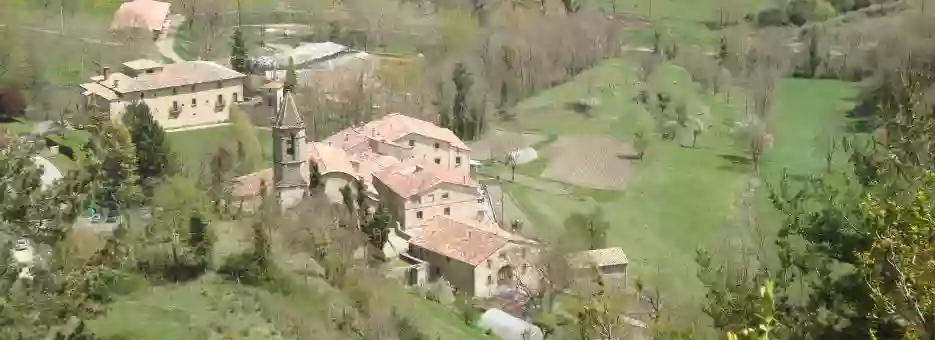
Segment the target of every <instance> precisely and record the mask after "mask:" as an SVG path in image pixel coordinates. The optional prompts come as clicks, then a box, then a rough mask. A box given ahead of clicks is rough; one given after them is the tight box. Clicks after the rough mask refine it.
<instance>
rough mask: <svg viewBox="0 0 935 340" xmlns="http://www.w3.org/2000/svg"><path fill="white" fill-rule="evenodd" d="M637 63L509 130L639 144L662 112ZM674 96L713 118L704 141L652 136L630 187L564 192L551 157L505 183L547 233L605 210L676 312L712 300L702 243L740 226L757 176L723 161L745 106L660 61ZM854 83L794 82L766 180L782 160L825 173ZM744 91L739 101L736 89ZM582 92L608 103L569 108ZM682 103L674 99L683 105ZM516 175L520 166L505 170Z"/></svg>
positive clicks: (521, 108) (619, 241)
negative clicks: (641, 82)
mask: <svg viewBox="0 0 935 340" xmlns="http://www.w3.org/2000/svg"><path fill="white" fill-rule="evenodd" d="M636 64H637V63H636V62H634V61H632V60H631V59H628V58H624V59H621V60H612V61H608V62H605V63H604V64H602V65H599V66H597V67H596V68H594V69H592V70H590V71H587V72H585V73H583V74H582V75H580V76H578V77H576V78H575V79H574V80H573V81H570V82H568V83H566V84H564V85H561V86H558V87H555V88H553V89H550V90H548V91H545V92H543V93H542V94H540V95H539V96H536V97H533V98H530V99H528V100H526V101H524V102H522V103H520V104H519V105H518V106H517V107H516V112H517V114H518V117H519V118H518V122H517V123H511V124H506V125H505V127H507V128H513V129H524V130H526V131H534V132H536V133H541V134H546V135H550V136H558V135H567V134H584V133H587V134H607V135H610V136H614V137H616V138H618V139H620V140H623V141H629V140H630V139H631V136H632V134H633V132H635V131H638V130H640V129H649V130H647V131H652V130H651V129H652V128H651V126H652V125H651V124H652V118H651V114H650V113H649V112H648V111H647V110H646V109H645V108H644V107H643V106H642V105H640V104H638V103H636V102H634V101H633V98H634V97H635V96H636V94H637V91H638V86H634V84H635V82H636V75H635V73H634V72H633V69H634V68H635V67H636ZM650 83H651V84H652V87H653V88H654V89H656V90H659V89H665V90H666V91H667V92H669V93H672V94H673V98H674V99H676V100H678V99H679V98H681V99H682V100H685V101H687V103H688V107H689V110H688V112H690V114H691V113H697V112H707V114H704V115H702V116H700V117H702V119H703V120H704V121H705V122H706V123H707V124H709V128H708V130H706V131H705V133H704V134H702V135H701V136H699V138H698V143H697V146H698V147H697V148H687V147H682V146H680V145H679V143H678V142H675V141H662V140H660V139H659V138H658V137H657V136H655V135H653V136H652V137H651V144H650V147H649V150H648V151H647V154H646V157H645V159H644V160H642V161H638V162H636V163H635V165H634V169H633V175H632V178H631V179H630V180H629V183H628V185H627V188H626V189H625V190H624V191H622V192H614V191H600V190H587V189H583V188H575V187H571V186H568V185H564V186H565V187H566V188H567V190H568V192H570V194H557V193H556V192H555V191H554V190H549V189H548V187H547V186H545V184H551V185H555V184H556V183H554V182H550V181H547V180H544V179H541V178H538V175H539V174H541V171H542V170H541V169H542V168H543V166H544V164H547V160H542V161H536V162H533V163H530V164H527V165H523V166H520V167H519V168H517V175H520V174H522V175H525V176H529V177H532V180H538V181H539V183H530V182H529V179H524V180H523V181H520V180H517V181H516V182H515V183H508V184H505V185H504V188H505V189H506V190H507V192H509V193H510V195H511V196H513V197H514V199H516V201H517V204H518V205H519V206H520V208H521V209H522V210H523V212H524V213H525V214H526V215H527V216H528V218H529V219H530V220H531V221H532V225H531V227H532V228H534V229H535V230H536V231H537V232H538V233H540V234H541V233H550V232H556V231H559V230H561V228H562V222H563V220H564V219H565V217H566V216H567V215H568V214H570V213H572V212H576V211H588V210H590V209H593V208H594V207H601V208H603V209H604V211H605V214H606V215H607V217H608V219H609V220H610V222H611V225H612V229H611V231H610V232H609V234H608V243H609V244H611V245H619V246H622V247H623V248H624V249H625V250H626V251H627V253H628V255H629V257H630V260H631V263H632V264H633V265H632V266H631V268H632V269H631V270H632V272H633V275H632V277H639V278H641V279H643V280H645V281H646V282H647V284H649V285H652V286H656V287H659V288H660V289H661V290H662V292H663V293H664V294H666V297H667V298H668V302H669V307H670V308H673V310H678V312H677V314H681V315H684V316H689V317H691V316H696V315H697V313H700V310H699V309H698V308H697V303H698V301H699V299H700V298H702V297H703V296H704V292H703V287H701V285H700V284H699V283H698V282H697V280H696V279H695V273H696V269H697V268H696V265H695V263H694V256H695V249H697V248H698V247H712V246H713V245H716V244H720V243H721V242H723V241H724V239H725V237H728V238H736V237H738V236H737V235H735V234H732V233H730V232H729V230H731V229H730V228H728V227H729V226H730V225H731V224H732V222H731V221H732V218H733V217H734V215H735V211H734V210H735V209H734V204H736V203H737V201H738V200H739V198H740V196H741V194H742V193H743V191H744V189H745V188H746V187H747V184H748V180H749V179H750V178H751V176H752V174H751V173H752V167H751V166H749V165H737V164H733V163H731V162H730V161H728V160H727V159H725V157H724V156H731V155H737V154H739V153H740V152H741V150H739V149H738V147H737V143H736V141H735V138H734V135H733V134H732V133H731V127H732V125H733V122H734V121H736V120H738V119H739V118H741V117H742V114H743V113H742V108H741V107H738V106H740V105H742V103H733V104H728V103H726V102H725V98H724V97H723V96H713V95H709V94H702V93H700V91H699V87H698V86H697V84H694V83H692V82H691V80H690V78H689V77H688V75H687V74H686V73H685V71H684V70H682V69H681V68H678V67H675V66H673V65H665V66H663V67H661V68H660V69H659V70H658V71H657V72H656V74H655V75H654V79H652V80H651V81H650ZM853 93H854V90H853V88H852V87H851V86H849V85H847V84H846V83H842V82H834V81H810V80H783V81H782V83H781V86H780V89H779V93H778V100H777V102H779V103H780V104H779V105H778V107H777V108H776V110H777V112H778V113H777V119H776V125H775V130H776V132H775V135H776V140H777V142H776V144H775V147H774V149H773V150H772V152H770V153H769V154H768V155H766V156H765V158H764V163H763V172H764V174H765V175H764V176H766V177H768V178H771V177H773V176H774V174H778V171H779V169H781V168H782V167H795V168H798V169H803V170H815V169H819V166H821V165H822V164H823V160H824V157H823V155H824V153H823V152H824V151H823V150H824V149H823V144H822V143H821V141H823V140H824V137H825V136H827V135H828V134H830V133H831V132H832V131H837V130H838V129H839V127H840V126H841V122H842V120H843V115H842V114H841V112H842V110H843V109H846V108H847V107H848V105H849V104H848V99H849V98H850V97H851V96H852V95H853ZM732 96H733V97H734V98H740V97H739V96H737V95H736V94H734V95H732ZM581 98H594V99H597V102H599V105H598V106H597V107H596V108H594V109H592V110H591V114H590V116H589V117H588V116H584V115H581V114H577V113H574V112H573V111H571V110H568V109H565V104H566V103H567V102H570V101H574V100H578V99H581ZM673 102H674V101H673ZM491 171H493V172H499V174H501V175H502V176H506V177H505V178H509V169H506V168H505V167H502V168H499V169H497V168H494V169H492V170H491Z"/></svg>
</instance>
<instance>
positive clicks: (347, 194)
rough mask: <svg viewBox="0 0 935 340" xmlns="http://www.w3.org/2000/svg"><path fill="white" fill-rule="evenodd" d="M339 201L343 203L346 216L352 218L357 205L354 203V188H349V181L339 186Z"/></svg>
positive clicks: (355, 199)
mask: <svg viewBox="0 0 935 340" xmlns="http://www.w3.org/2000/svg"><path fill="white" fill-rule="evenodd" d="M341 201H342V202H343V203H344V208H345V209H346V210H347V216H348V218H349V219H353V218H354V216H355V213H356V212H357V207H356V206H355V205H354V203H355V202H356V201H357V198H356V196H355V195H354V189H352V188H351V184H350V183H348V184H345V185H344V186H343V187H341Z"/></svg>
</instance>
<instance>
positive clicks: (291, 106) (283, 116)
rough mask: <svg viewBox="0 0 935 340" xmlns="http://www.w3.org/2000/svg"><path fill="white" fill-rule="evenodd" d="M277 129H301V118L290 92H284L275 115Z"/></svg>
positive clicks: (303, 124)
mask: <svg viewBox="0 0 935 340" xmlns="http://www.w3.org/2000/svg"><path fill="white" fill-rule="evenodd" d="M275 126H277V127H302V126H305V123H303V122H302V116H301V115H300V114H299V108H298V106H296V105H295V97H294V96H293V95H292V92H291V91H286V93H285V95H284V96H283V99H282V105H281V106H280V107H279V112H278V113H277V114H276V125H275Z"/></svg>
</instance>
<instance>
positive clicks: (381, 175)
mask: <svg viewBox="0 0 935 340" xmlns="http://www.w3.org/2000/svg"><path fill="white" fill-rule="evenodd" d="M373 177H374V178H377V179H379V180H380V182H381V183H383V184H385V185H386V186H387V187H388V188H390V190H393V192H395V193H396V194H398V195H400V196H402V197H404V198H409V197H411V196H412V195H416V194H419V193H422V192H425V191H426V190H429V189H431V188H434V187H435V186H437V185H439V184H442V183H450V184H455V185H461V186H467V187H473V188H476V187H477V186H478V184H477V182H476V181H474V179H473V178H471V177H470V176H468V175H467V174H464V173H461V172H458V171H455V170H454V169H448V168H445V167H442V166H438V165H435V164H429V163H425V162H415V161H410V162H407V163H403V164H400V165H397V166H393V167H390V168H387V169H385V170H383V171H379V172H376V173H374V174H373Z"/></svg>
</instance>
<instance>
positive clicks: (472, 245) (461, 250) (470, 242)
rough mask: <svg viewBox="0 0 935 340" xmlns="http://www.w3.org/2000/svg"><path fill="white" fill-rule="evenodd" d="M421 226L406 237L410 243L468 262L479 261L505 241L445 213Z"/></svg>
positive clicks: (477, 262)
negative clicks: (417, 231) (416, 233)
mask: <svg viewBox="0 0 935 340" xmlns="http://www.w3.org/2000/svg"><path fill="white" fill-rule="evenodd" d="M421 229H422V230H421V233H420V234H419V235H418V236H415V237H413V238H412V239H410V240H409V243H410V244H411V245H414V246H417V247H419V248H423V249H426V250H429V251H432V252H435V253H438V254H440V255H442V256H445V257H448V258H451V259H455V260H458V261H461V262H464V263H467V264H470V265H471V266H477V265H479V264H481V263H483V262H484V260H486V259H487V258H489V257H490V256H491V255H493V254H494V253H496V252H497V251H498V250H500V249H501V248H503V246H505V245H506V244H507V243H508V242H509V241H508V240H507V239H506V238H503V237H500V236H499V235H497V234H495V233H491V232H489V231H486V230H483V229H479V228H477V227H475V226H474V225H471V224H466V223H462V222H459V221H456V220H454V219H451V218H448V217H445V216H436V217H435V218H433V219H431V220H429V221H428V222H427V224H426V225H425V227H423V228H421Z"/></svg>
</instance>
